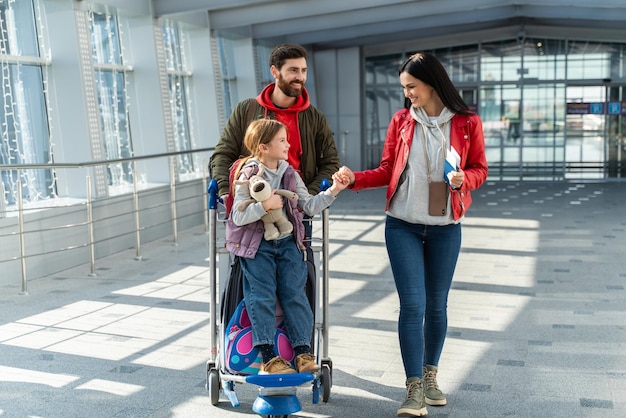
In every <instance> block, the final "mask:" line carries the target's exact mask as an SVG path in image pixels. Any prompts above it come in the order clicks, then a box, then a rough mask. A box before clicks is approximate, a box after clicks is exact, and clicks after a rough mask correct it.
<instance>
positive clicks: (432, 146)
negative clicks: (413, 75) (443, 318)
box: [387, 107, 454, 225]
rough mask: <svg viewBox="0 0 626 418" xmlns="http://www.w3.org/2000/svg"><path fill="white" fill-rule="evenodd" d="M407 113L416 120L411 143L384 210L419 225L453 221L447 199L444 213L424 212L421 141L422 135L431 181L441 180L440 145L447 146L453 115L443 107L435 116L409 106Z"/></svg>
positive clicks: (425, 187)
mask: <svg viewBox="0 0 626 418" xmlns="http://www.w3.org/2000/svg"><path fill="white" fill-rule="evenodd" d="M410 111H411V116H412V117H413V119H415V120H416V121H417V123H416V124H415V133H414V134H413V143H412V144H411V148H410V150H409V157H408V159H407V163H406V167H405V168H404V171H403V172H402V175H401V176H400V181H399V183H398V189H397V190H396V193H395V194H394V196H393V198H392V199H391V202H390V205H389V209H388V210H387V214H388V215H390V216H393V217H394V218H398V219H402V220H403V221H406V222H410V223H417V224H423V225H448V224H451V223H454V218H453V216H452V210H451V206H450V199H449V198H448V205H447V210H446V215H445V216H432V215H429V214H428V175H427V164H426V158H425V156H424V147H423V145H422V143H423V141H424V136H425V137H426V150H427V153H428V159H429V160H430V177H431V179H432V181H443V168H444V164H443V162H444V158H445V153H444V147H445V149H449V147H450V123H449V122H450V120H451V119H452V117H453V116H454V113H452V112H451V111H450V110H449V109H448V108H444V109H443V111H442V112H441V114H440V115H439V116H436V117H430V116H428V115H427V114H426V112H425V111H424V109H422V108H421V107H420V108H417V109H416V108H414V107H411V109H410Z"/></svg>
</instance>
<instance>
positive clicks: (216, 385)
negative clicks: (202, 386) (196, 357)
mask: <svg viewBox="0 0 626 418" xmlns="http://www.w3.org/2000/svg"><path fill="white" fill-rule="evenodd" d="M207 385H208V388H207V389H208V391H209V396H210V397H211V405H213V406H215V405H217V404H218V402H219V399H220V375H219V373H218V372H217V370H215V369H212V370H209V372H208V373H207Z"/></svg>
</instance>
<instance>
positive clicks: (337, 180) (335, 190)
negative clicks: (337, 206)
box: [330, 172, 348, 196]
mask: <svg viewBox="0 0 626 418" xmlns="http://www.w3.org/2000/svg"><path fill="white" fill-rule="evenodd" d="M346 187H348V182H347V181H346V180H345V179H344V178H343V177H342V176H340V175H339V172H337V173H335V174H333V184H332V186H330V192H331V193H332V194H333V196H337V195H338V194H339V192H341V191H342V190H345V189H346Z"/></svg>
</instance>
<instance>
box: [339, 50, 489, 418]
mask: <svg viewBox="0 0 626 418" xmlns="http://www.w3.org/2000/svg"><path fill="white" fill-rule="evenodd" d="M399 75H400V84H401V85H402V88H403V90H404V96H405V98H406V100H405V109H402V110H399V111H398V112H396V113H395V114H394V115H393V117H392V119H391V122H390V123H389V127H388V130H387V136H386V139H385V146H384V149H383V155H382V159H381V162H380V165H379V166H378V168H375V169H372V170H365V171H360V172H352V171H351V170H350V169H349V168H347V167H342V168H341V170H340V174H341V175H342V176H343V177H344V179H345V181H349V184H350V186H349V187H350V188H351V189H352V190H362V189H367V188H374V187H381V186H387V204H386V207H385V212H386V214H387V218H386V224H385V241H386V246H387V253H388V255H389V261H390V263H391V269H392V272H393V277H394V281H395V284H396V290H397V291H398V296H399V298H400V316H399V320H398V334H399V339H400V350H401V353H402V361H403V363H404V369H405V374H406V387H407V395H406V400H405V401H404V402H403V404H402V406H401V407H400V408H399V409H398V416H401V417H402V416H423V415H426V414H427V413H428V411H427V409H426V405H427V404H428V405H445V404H446V403H447V401H446V397H445V395H444V394H443V393H442V391H441V390H440V389H439V387H438V385H437V370H438V365H439V358H440V356H441V351H442V349H443V344H444V340H445V337H446V330H447V326H448V323H447V310H446V309H447V307H446V306H447V300H448V293H449V290H450V286H451V284H452V277H453V275H454V269H455V266H456V262H457V259H458V255H459V251H460V249H461V221H462V220H463V217H464V216H465V213H466V212H467V209H468V208H469V206H470V204H471V202H472V199H471V195H470V191H471V190H475V189H477V188H478V187H480V186H481V185H482V184H483V182H484V181H485V179H486V178H487V161H486V158H485V143H484V136H483V130H482V122H481V120H480V118H479V117H478V115H476V114H474V113H473V112H471V111H470V110H469V108H468V106H467V104H466V103H465V102H464V101H463V99H462V98H461V96H460V95H459V93H458V91H457V89H456V88H455V87H454V85H453V84H452V81H451V80H450V78H449V77H448V74H447V72H446V70H445V69H444V67H443V66H442V65H441V63H440V62H439V61H438V60H437V59H436V58H435V57H434V56H433V55H431V54H428V53H424V52H420V53H417V54H415V55H413V56H411V57H410V58H409V59H407V60H406V61H405V62H404V63H403V64H402V66H401V67H400V71H399ZM446 165H447V166H448V167H447V168H446Z"/></svg>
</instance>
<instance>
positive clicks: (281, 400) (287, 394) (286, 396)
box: [206, 179, 332, 418]
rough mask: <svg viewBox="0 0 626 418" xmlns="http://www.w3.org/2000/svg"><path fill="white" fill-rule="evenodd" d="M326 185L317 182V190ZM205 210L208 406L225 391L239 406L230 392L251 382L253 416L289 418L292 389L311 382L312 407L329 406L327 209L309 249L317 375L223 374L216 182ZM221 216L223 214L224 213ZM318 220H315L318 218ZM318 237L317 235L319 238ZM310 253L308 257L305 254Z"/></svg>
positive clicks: (224, 274) (295, 407)
mask: <svg viewBox="0 0 626 418" xmlns="http://www.w3.org/2000/svg"><path fill="white" fill-rule="evenodd" d="M329 186H330V184H327V183H326V184H324V183H323V184H322V189H325V188H327V187H329ZM207 192H208V202H207V203H208V211H209V267H210V271H209V274H210V276H209V280H210V306H209V331H210V339H209V344H210V358H209V360H208V361H207V363H206V389H207V392H208V395H209V397H210V400H211V404H212V405H214V406H216V405H218V403H219V396H220V392H224V394H225V395H226V397H227V398H228V399H229V400H230V403H231V404H232V405H233V406H234V407H238V406H239V405H240V403H239V400H238V398H237V395H236V393H235V385H236V384H246V383H249V384H254V385H257V386H258V387H259V394H258V396H257V398H256V400H255V401H254V403H253V406H252V409H253V411H254V412H256V413H258V414H260V415H262V416H264V417H267V418H273V417H288V416H289V414H292V413H295V412H298V411H300V410H301V405H300V402H299V400H298V398H297V396H296V387H297V386H301V385H304V384H305V383H307V382H312V403H313V404H317V403H319V400H320V397H321V400H322V401H323V402H328V400H329V398H330V389H331V387H332V361H331V359H330V358H329V357H328V313H329V306H328V305H329V303H328V300H329V293H328V289H329V286H328V285H329V278H328V243H329V240H328V218H329V209H328V208H326V209H324V210H323V211H322V212H321V214H320V215H318V216H317V217H315V218H314V219H313V220H312V222H318V221H319V220H321V237H310V242H309V243H308V245H309V247H310V248H311V250H312V253H313V254H314V259H315V266H316V273H317V274H316V279H317V283H316V285H315V286H314V290H313V293H314V298H313V299H314V300H315V302H314V318H315V321H314V332H313V347H312V348H313V351H314V353H315V355H316V356H317V358H318V360H319V364H320V370H319V371H317V372H316V373H295V374H274V375H254V374H250V375H242V374H233V373H231V372H230V371H228V370H227V368H226V367H225V364H226V355H227V353H225V351H226V350H225V337H226V330H225V328H226V324H227V323H228V321H229V318H221V317H220V315H219V314H218V312H219V311H218V309H217V304H218V294H219V295H222V294H223V292H224V291H225V289H226V285H227V281H228V278H229V273H230V268H229V267H230V264H231V263H230V261H231V255H230V253H229V252H228V251H227V250H226V245H225V239H224V238H223V236H220V237H218V230H220V231H224V229H225V221H226V219H224V218H221V219H220V217H219V210H218V203H223V202H221V199H220V197H219V195H218V187H217V181H216V180H215V179H213V180H211V181H210V183H209V186H208V189H207ZM224 213H225V212H224ZM318 218H320V219H319V220H318ZM318 235H319V234H318ZM309 253H311V252H310V251H309Z"/></svg>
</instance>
